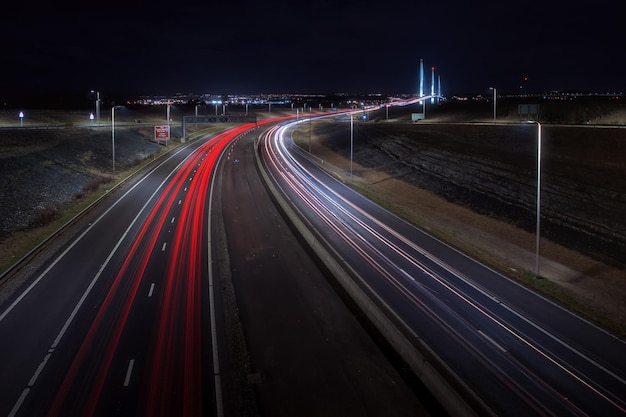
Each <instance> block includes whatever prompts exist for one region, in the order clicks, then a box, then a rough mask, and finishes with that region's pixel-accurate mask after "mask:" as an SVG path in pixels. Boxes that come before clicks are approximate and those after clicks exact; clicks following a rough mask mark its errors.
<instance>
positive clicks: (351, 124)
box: [350, 111, 354, 178]
mask: <svg viewBox="0 0 626 417" xmlns="http://www.w3.org/2000/svg"><path fill="white" fill-rule="evenodd" d="M352 113H353V112H352V111H351V112H350V178H352V156H353V154H354V122H353V121H352Z"/></svg>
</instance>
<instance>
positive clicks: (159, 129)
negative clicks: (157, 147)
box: [154, 125, 170, 142]
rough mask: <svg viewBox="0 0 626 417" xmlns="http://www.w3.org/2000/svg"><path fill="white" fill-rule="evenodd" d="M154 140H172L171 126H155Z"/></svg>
mask: <svg viewBox="0 0 626 417" xmlns="http://www.w3.org/2000/svg"><path fill="white" fill-rule="evenodd" d="M154 140H156V141H157V142H158V141H160V140H166V141H167V140H170V128H169V126H167V125H165V126H154Z"/></svg>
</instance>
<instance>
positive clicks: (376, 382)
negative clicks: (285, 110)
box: [216, 134, 441, 416]
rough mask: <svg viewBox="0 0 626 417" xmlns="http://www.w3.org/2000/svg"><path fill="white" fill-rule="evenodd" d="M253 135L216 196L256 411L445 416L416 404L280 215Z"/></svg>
mask: <svg viewBox="0 0 626 417" xmlns="http://www.w3.org/2000/svg"><path fill="white" fill-rule="evenodd" d="M256 136H257V135H256V134H255V135H248V136H246V138H245V139H241V140H240V141H238V142H236V143H235V144H233V147H232V150H231V151H230V152H229V153H228V158H227V159H224V160H223V161H222V164H221V165H220V170H221V174H220V175H218V176H217V178H219V182H220V186H219V188H220V189H221V192H218V193H216V194H218V195H221V211H222V216H223V222H224V230H225V235H226V237H225V238H226V240H227V242H228V244H227V249H228V250H227V252H228V254H229V260H230V270H229V272H230V273H231V274H232V281H233V283H234V287H235V290H236V296H237V303H238V307H239V315H240V318H241V322H242V325H243V332H244V334H245V339H246V342H247V347H248V352H249V357H250V369H249V370H248V372H249V375H248V377H249V383H251V384H253V389H254V393H255V396H256V398H257V402H258V411H259V413H260V415H272V416H294V415H297V416H381V415H388V416H401V415H402V416H405V415H412V416H420V415H430V414H428V412H429V411H431V412H432V410H435V411H434V412H435V413H437V414H438V415H441V409H440V408H439V407H438V406H437V405H432V404H431V405H432V407H431V408H430V410H428V411H427V410H426V409H425V408H424V406H423V405H422V404H421V403H420V402H418V399H417V398H416V394H417V395H418V396H419V397H421V398H420V400H421V401H422V402H425V403H427V404H428V401H429V400H430V401H431V402H432V399H430V398H428V397H429V395H428V393H426V392H425V390H424V388H423V387H414V391H411V389H409V388H408V387H407V385H406V384H405V382H404V381H403V377H402V375H400V374H399V373H398V370H396V369H395V368H394V367H393V366H392V365H391V364H390V362H389V360H388V358H387V357H386V356H385V354H384V352H382V351H381V348H380V347H379V346H378V345H377V344H375V343H374V341H373V340H372V339H371V337H370V335H368V333H367V332H366V329H364V328H363V326H362V325H361V323H359V321H358V320H357V318H355V315H354V312H353V311H351V310H350V309H349V308H348V307H347V306H346V304H345V302H344V300H342V299H341V298H340V297H339V295H338V294H337V292H336V289H335V288H333V285H332V284H331V282H329V281H328V279H327V277H326V276H325V274H324V273H323V271H321V270H320V268H319V267H318V266H317V264H316V263H315V262H314V260H312V258H311V254H310V253H309V252H307V251H306V250H305V249H304V248H303V247H302V245H301V243H300V241H299V240H298V238H297V237H296V236H295V235H294V233H293V231H292V229H291V228H290V227H289V225H288V224H287V223H285V220H283V217H282V215H281V213H280V212H279V211H278V209H277V207H276V205H275V204H274V203H273V201H272V200H271V198H270V196H269V194H268V192H267V190H266V188H265V187H264V185H263V183H262V182H261V179H260V176H259V172H258V171H257V168H256V165H255V160H254V143H253V141H254V138H255V137H256ZM416 390H417V391H419V390H421V393H420V392H416Z"/></svg>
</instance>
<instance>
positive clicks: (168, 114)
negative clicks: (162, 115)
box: [166, 101, 172, 132]
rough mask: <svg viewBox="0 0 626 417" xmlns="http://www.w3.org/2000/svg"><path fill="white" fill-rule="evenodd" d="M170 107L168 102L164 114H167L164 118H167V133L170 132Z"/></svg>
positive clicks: (170, 103)
mask: <svg viewBox="0 0 626 417" xmlns="http://www.w3.org/2000/svg"><path fill="white" fill-rule="evenodd" d="M171 105H172V102H171V101H168V102H167V112H166V113H167V114H166V117H167V131H168V132H169V131H170V106H171Z"/></svg>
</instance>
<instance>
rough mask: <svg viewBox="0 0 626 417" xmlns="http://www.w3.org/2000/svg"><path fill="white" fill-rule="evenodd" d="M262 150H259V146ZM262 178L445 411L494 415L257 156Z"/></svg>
mask: <svg viewBox="0 0 626 417" xmlns="http://www.w3.org/2000/svg"><path fill="white" fill-rule="evenodd" d="M258 149H260V147H259V148H258ZM255 156H256V158H255V159H256V163H257V167H258V170H259V172H260V173H261V177H262V179H263V181H264V183H265V185H266V187H267V188H268V190H269V191H270V193H271V195H272V196H273V198H274V201H275V202H276V203H277V205H278V206H279V207H280V209H281V211H282V212H283V213H284V215H285V216H286V217H287V219H288V220H289V221H290V222H291V224H292V225H293V227H294V228H295V229H296V230H297V231H298V233H299V234H300V235H301V237H302V238H303V239H304V240H305V241H306V243H307V244H308V245H309V247H310V248H311V250H312V251H313V252H314V253H315V254H316V255H317V257H318V258H319V259H320V260H321V261H322V262H323V263H324V265H325V266H326V267H327V268H328V270H329V271H330V273H331V274H332V275H333V276H334V277H335V279H336V280H337V281H338V282H339V283H340V284H341V286H342V287H343V288H344V289H345V291H346V292H347V293H348V294H349V296H350V297H351V298H352V300H353V301H354V302H355V303H356V304H357V305H358V306H359V308H360V309H361V311H362V312H363V313H364V314H365V315H366V317H367V318H368V320H369V321H370V322H371V323H372V324H373V325H374V326H375V327H376V329H377V330H378V331H379V332H380V333H381V334H382V335H383V336H384V337H385V339H386V340H387V342H388V343H389V344H390V345H391V346H392V347H393V348H394V349H395V351H396V352H397V353H398V354H399V355H400V357H402V359H403V360H404V361H405V362H406V363H407V364H409V366H410V367H411V369H412V370H413V372H414V373H415V374H416V376H417V377H418V378H419V379H420V380H421V382H422V383H423V384H424V385H425V386H426V387H427V388H428V389H429V391H430V392H431V393H432V394H433V396H434V397H436V398H437V399H438V401H439V402H440V403H441V404H442V406H444V408H445V409H446V410H447V411H448V412H449V413H450V415H455V416H474V415H479V414H480V415H494V413H493V412H492V410H490V408H489V407H488V406H487V405H486V404H485V403H484V401H483V400H482V399H480V398H479V397H478V396H477V395H476V394H475V393H474V392H473V390H471V388H469V387H468V386H467V385H466V384H465V383H464V382H463V381H462V380H461V379H460V378H459V377H458V376H457V375H456V374H455V373H454V372H453V371H452V370H451V369H450V368H449V367H448V366H447V365H446V364H445V362H444V361H442V360H441V359H439V358H438V355H437V354H436V353H435V352H434V351H432V349H430V347H429V346H427V345H426V344H425V343H424V341H423V340H422V338H420V337H419V335H417V334H415V333H413V332H412V331H411V330H410V329H409V327H408V326H407V325H406V324H404V323H403V321H402V319H401V318H400V317H398V315H397V314H395V312H394V311H393V310H392V309H391V308H390V307H389V306H388V305H387V304H386V303H385V302H384V300H382V299H381V298H380V297H378V296H377V295H376V293H375V292H374V291H373V290H372V289H371V288H369V286H368V285H367V283H365V281H364V280H363V279H361V278H360V277H359V276H358V274H357V273H356V272H355V271H354V270H353V269H352V268H351V267H350V266H349V265H348V263H347V262H345V261H344V260H343V259H342V258H341V256H340V255H339V254H338V253H337V252H336V251H335V250H334V249H333V247H332V246H331V245H330V244H329V243H328V242H327V241H326V240H325V239H324V238H323V237H322V236H320V235H319V234H318V233H315V232H314V228H313V227H312V226H311V225H310V224H309V223H308V222H307V220H306V219H305V218H304V216H303V215H302V214H301V213H300V212H299V210H298V209H297V208H296V207H294V206H293V205H292V204H291V203H290V201H289V200H288V197H286V195H285V194H284V193H283V192H282V191H281V190H279V189H278V187H277V185H276V184H275V182H274V181H273V180H272V178H270V176H271V174H269V173H268V172H267V170H266V168H265V167H264V164H263V161H262V160H261V151H260V150H259V151H258V152H255Z"/></svg>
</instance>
